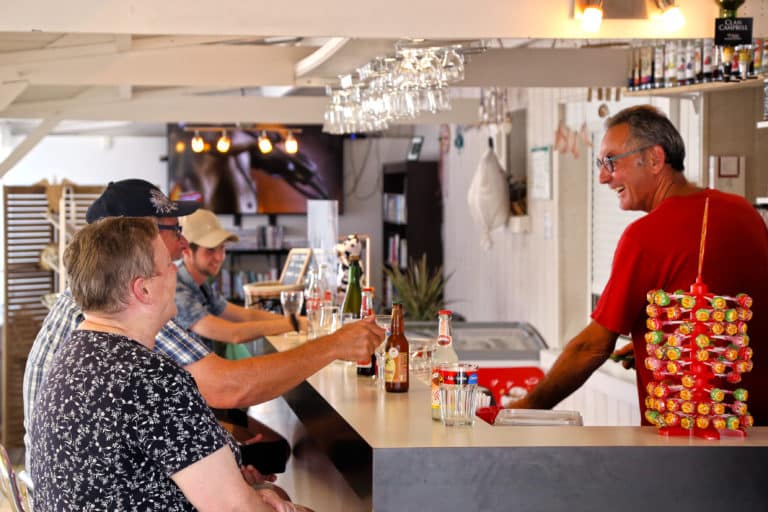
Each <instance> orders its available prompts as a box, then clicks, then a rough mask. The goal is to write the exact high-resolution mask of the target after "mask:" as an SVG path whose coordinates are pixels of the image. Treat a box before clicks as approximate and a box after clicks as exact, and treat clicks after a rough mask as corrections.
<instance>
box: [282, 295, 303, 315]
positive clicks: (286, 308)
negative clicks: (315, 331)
mask: <svg viewBox="0 0 768 512" xmlns="http://www.w3.org/2000/svg"><path fill="white" fill-rule="evenodd" d="M280 304H281V305H282V306H283V314H284V315H285V316H291V315H298V314H299V313H300V312H301V306H303V305H304V292H303V291H302V290H291V291H286V290H283V291H281V292H280Z"/></svg>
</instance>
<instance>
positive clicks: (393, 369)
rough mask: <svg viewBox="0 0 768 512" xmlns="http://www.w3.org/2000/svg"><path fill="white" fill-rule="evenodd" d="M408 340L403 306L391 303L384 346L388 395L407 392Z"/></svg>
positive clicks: (398, 303)
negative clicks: (388, 325) (387, 336)
mask: <svg viewBox="0 0 768 512" xmlns="http://www.w3.org/2000/svg"><path fill="white" fill-rule="evenodd" d="M408 355H409V352H408V340H407V339H406V338H405V324H404V322H403V305H402V304H400V302H399V301H398V300H395V301H392V326H391V327H390V333H389V338H387V344H386V345H385V346H384V389H385V390H386V391H387V392H389V393H405V392H406V391H408V384H409V378H408V377H409V376H408Z"/></svg>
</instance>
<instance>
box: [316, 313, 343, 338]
mask: <svg viewBox="0 0 768 512" xmlns="http://www.w3.org/2000/svg"><path fill="white" fill-rule="evenodd" d="M339 327H341V312H340V311H339V306H323V307H322V308H321V309H320V336H326V335H328V334H331V333H333V332H335V331H336V330H337V329H338V328H339Z"/></svg>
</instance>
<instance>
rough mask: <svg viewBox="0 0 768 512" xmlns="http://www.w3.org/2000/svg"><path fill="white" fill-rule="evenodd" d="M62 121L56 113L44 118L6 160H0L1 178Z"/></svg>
mask: <svg viewBox="0 0 768 512" xmlns="http://www.w3.org/2000/svg"><path fill="white" fill-rule="evenodd" d="M60 122H61V117H59V116H58V115H55V116H53V117H50V118H48V119H44V120H43V121H42V122H41V123H40V124H39V125H37V127H35V129H34V130H32V131H31V132H30V133H29V135H27V136H26V137H25V138H24V140H23V141H21V142H20V143H19V144H18V145H17V146H16V147H15V148H13V151H11V153H10V154H9V155H8V156H7V157H5V160H3V161H2V162H0V179H1V178H2V177H3V176H5V175H6V174H7V173H8V171H10V170H11V169H13V166H14V165H16V164H17V163H19V161H20V160H21V159H22V158H24V157H25V156H27V154H28V153H29V152H30V151H32V150H33V149H35V146H37V145H38V144H39V143H40V141H41V140H43V139H44V138H45V136H46V135H48V134H49V133H51V131H52V130H53V129H54V128H56V125H58V124H59V123H60Z"/></svg>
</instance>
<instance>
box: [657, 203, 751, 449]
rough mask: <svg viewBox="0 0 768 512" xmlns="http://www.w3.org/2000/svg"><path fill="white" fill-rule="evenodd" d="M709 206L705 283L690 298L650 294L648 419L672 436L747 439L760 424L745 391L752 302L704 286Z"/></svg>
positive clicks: (681, 294) (687, 294) (681, 292)
mask: <svg viewBox="0 0 768 512" xmlns="http://www.w3.org/2000/svg"><path fill="white" fill-rule="evenodd" d="M708 208H709V199H707V202H706V203H705V206H704V221H703V223H702V236H701V247H700V250H699V275H698V277H697V278H696V281H695V283H694V284H693V285H691V287H690V291H689V292H685V291H684V290H678V291H675V292H673V293H668V292H665V291H664V290H652V291H650V292H648V295H647V299H648V306H646V313H647V314H648V319H647V322H646V327H647V328H648V331H647V332H646V333H645V341H646V351H647V353H648V357H646V359H645V361H644V363H645V367H646V368H647V369H649V370H651V371H652V372H653V380H652V381H651V382H649V383H648V384H647V387H646V391H647V393H648V395H647V396H646V398H645V406H646V411H645V418H646V419H647V420H648V421H649V422H651V423H652V424H654V425H656V426H657V427H658V428H659V434H661V435H666V436H690V435H694V436H697V437H701V438H704V439H720V436H721V434H724V435H735V436H740V437H746V431H745V429H746V428H747V427H750V426H752V424H753V422H754V420H753V418H752V416H751V415H750V414H749V412H748V410H747V403H746V402H747V390H746V389H744V388H741V387H738V383H739V382H740V381H741V375H742V374H743V373H746V372H749V371H751V370H752V364H753V363H752V349H751V348H750V347H749V335H748V334H747V322H748V321H749V320H750V319H751V318H752V310H751V309H750V308H751V306H752V299H751V298H750V297H749V296H748V295H746V294H737V295H735V296H724V295H717V294H714V293H711V292H709V290H708V287H707V285H706V284H704V283H703V281H702V278H701V269H702V263H703V259H704V247H705V241H706V226H707V212H708Z"/></svg>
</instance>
